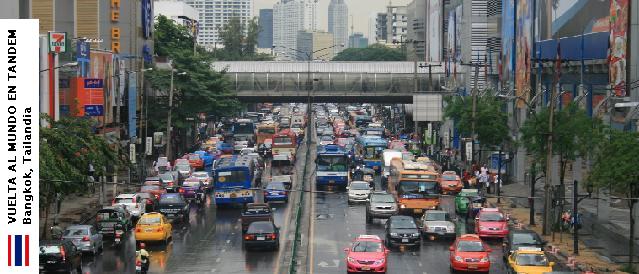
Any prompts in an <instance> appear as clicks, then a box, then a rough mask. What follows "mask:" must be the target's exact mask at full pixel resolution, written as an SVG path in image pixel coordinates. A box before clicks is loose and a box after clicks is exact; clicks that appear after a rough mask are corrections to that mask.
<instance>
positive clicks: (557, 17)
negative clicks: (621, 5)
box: [537, 0, 610, 40]
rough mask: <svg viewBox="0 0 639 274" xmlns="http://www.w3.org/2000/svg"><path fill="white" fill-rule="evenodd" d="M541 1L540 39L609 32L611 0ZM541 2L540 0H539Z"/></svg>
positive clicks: (539, 5)
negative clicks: (551, 2)
mask: <svg viewBox="0 0 639 274" xmlns="http://www.w3.org/2000/svg"><path fill="white" fill-rule="evenodd" d="M553 2H554V3H553V4H546V3H543V2H542V3H540V4H538V7H539V19H540V20H539V40H551V39H552V40H554V39H558V38H563V37H573V36H578V35H581V34H582V33H585V34H588V33H592V32H608V31H609V28H610V19H609V16H610V0H561V1H553ZM537 3H539V1H537Z"/></svg>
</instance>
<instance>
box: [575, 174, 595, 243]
mask: <svg viewBox="0 0 639 274" xmlns="http://www.w3.org/2000/svg"><path fill="white" fill-rule="evenodd" d="M578 187H579V182H578V181H577V180H574V181H573V182H572V199H573V201H572V212H573V216H572V220H573V221H572V222H573V231H572V254H574V255H579V226H578V223H577V222H578V220H580V219H579V212H578V210H579V206H578V205H579V203H580V202H581V201H582V200H583V199H585V198H590V197H592V192H593V191H594V187H593V185H592V184H588V185H587V186H586V191H587V192H588V194H586V195H579V188H578ZM579 222H581V221H579Z"/></svg>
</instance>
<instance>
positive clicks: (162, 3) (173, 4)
mask: <svg viewBox="0 0 639 274" xmlns="http://www.w3.org/2000/svg"><path fill="white" fill-rule="evenodd" d="M153 8H154V9H153V13H154V18H157V17H158V16H160V15H164V16H166V17H167V18H168V19H171V20H173V21H175V22H176V23H178V24H180V25H182V26H191V24H192V23H197V20H198V17H199V13H198V11H197V10H196V9H195V8H193V7H191V6H189V5H188V4H186V3H184V2H182V1H178V0H155V2H154V3H153Z"/></svg>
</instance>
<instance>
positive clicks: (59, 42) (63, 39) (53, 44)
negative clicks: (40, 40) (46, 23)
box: [49, 31, 67, 53]
mask: <svg viewBox="0 0 639 274" xmlns="http://www.w3.org/2000/svg"><path fill="white" fill-rule="evenodd" d="M49 52H55V53H62V52H67V33H66V32H53V31H50V32H49Z"/></svg>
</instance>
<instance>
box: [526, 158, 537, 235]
mask: <svg viewBox="0 0 639 274" xmlns="http://www.w3.org/2000/svg"><path fill="white" fill-rule="evenodd" d="M536 183H537V167H536V164H535V161H533V162H532V167H530V198H529V200H528V202H529V203H530V215H529V217H528V218H530V221H529V222H528V223H529V224H530V225H531V226H532V225H535V184H536Z"/></svg>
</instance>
